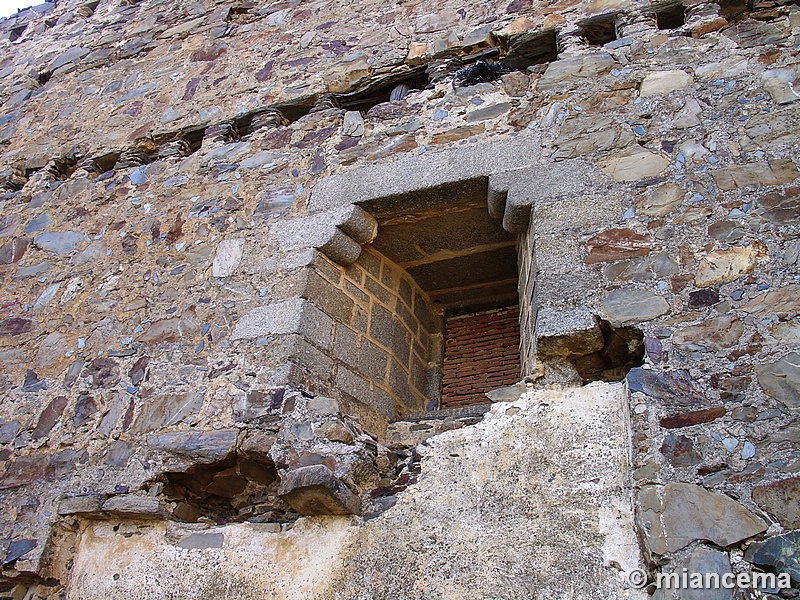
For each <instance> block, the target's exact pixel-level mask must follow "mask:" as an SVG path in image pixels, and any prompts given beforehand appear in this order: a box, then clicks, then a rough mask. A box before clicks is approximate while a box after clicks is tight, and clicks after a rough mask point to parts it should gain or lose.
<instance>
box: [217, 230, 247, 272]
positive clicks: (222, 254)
mask: <svg viewBox="0 0 800 600" xmlns="http://www.w3.org/2000/svg"><path fill="white" fill-rule="evenodd" d="M243 252H244V239H242V238H237V239H233V240H222V241H221V242H220V243H219V246H217V253H216V255H215V256H214V264H213V266H212V274H213V275H214V277H230V276H231V275H233V274H234V273H235V272H236V269H237V268H238V267H239V265H240V264H241V262H242V253H243Z"/></svg>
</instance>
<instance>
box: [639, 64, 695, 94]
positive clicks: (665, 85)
mask: <svg viewBox="0 0 800 600" xmlns="http://www.w3.org/2000/svg"><path fill="white" fill-rule="evenodd" d="M691 83H692V76H691V75H689V74H688V73H687V72H685V71H680V70H675V71H656V72H653V73H648V74H647V76H646V77H645V78H644V80H643V81H642V85H641V86H640V87H639V96H641V97H642V98H644V97H647V96H662V95H664V94H669V93H670V92H674V91H676V90H682V89H684V88H686V87H688V86H689V85H690V84H691Z"/></svg>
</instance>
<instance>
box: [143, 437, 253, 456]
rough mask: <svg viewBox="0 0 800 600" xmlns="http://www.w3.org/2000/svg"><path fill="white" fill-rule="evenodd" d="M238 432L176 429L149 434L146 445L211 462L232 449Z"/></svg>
mask: <svg viewBox="0 0 800 600" xmlns="http://www.w3.org/2000/svg"><path fill="white" fill-rule="evenodd" d="M238 433H239V432H238V431H237V430H235V429H220V430H218V431H176V432H173V433H165V434H163V435H154V436H150V437H149V438H147V445H148V446H149V447H150V448H151V449H152V450H156V451H160V452H165V453H169V454H175V455H179V456H183V457H186V458H190V459H192V460H196V461H198V462H202V463H212V462H215V461H218V460H222V459H223V458H225V457H226V456H228V455H229V454H230V453H231V452H233V451H234V449H235V448H236V439H237V436H238Z"/></svg>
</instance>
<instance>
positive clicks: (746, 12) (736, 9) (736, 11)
mask: <svg viewBox="0 0 800 600" xmlns="http://www.w3.org/2000/svg"><path fill="white" fill-rule="evenodd" d="M718 4H719V14H721V15H722V16H723V17H725V19H726V20H727V21H728V22H729V23H738V22H739V21H742V20H744V19H746V18H747V17H749V16H750V13H751V12H752V10H753V4H754V2H752V0H719V2H718Z"/></svg>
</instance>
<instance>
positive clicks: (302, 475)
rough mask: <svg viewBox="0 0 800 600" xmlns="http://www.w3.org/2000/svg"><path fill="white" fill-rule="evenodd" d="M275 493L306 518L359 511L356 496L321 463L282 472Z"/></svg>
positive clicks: (359, 505)
mask: <svg viewBox="0 0 800 600" xmlns="http://www.w3.org/2000/svg"><path fill="white" fill-rule="evenodd" d="M278 496H280V497H281V498H283V499H284V500H285V501H286V503H287V504H289V506H291V507H292V508H293V509H295V510H296V511H297V512H299V513H300V514H301V515H303V516H307V517H311V516H318V515H357V514H360V513H361V500H360V499H359V497H358V496H356V495H355V494H354V493H353V492H351V491H350V489H349V488H348V487H347V486H346V485H345V484H344V483H342V482H341V481H340V480H339V478H338V477H336V476H335V475H334V474H333V473H332V472H331V471H330V469H328V467H326V466H324V465H312V466H310V467H300V468H299V469H294V470H292V471H288V472H286V473H284V474H283V475H282V476H281V484H280V486H279V487H278Z"/></svg>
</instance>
